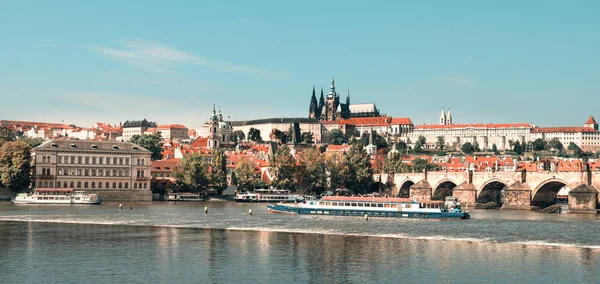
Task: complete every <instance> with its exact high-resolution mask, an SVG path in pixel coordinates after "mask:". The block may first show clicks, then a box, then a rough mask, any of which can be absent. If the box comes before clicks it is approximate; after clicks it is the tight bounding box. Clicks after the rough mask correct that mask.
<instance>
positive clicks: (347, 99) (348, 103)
mask: <svg viewBox="0 0 600 284" xmlns="http://www.w3.org/2000/svg"><path fill="white" fill-rule="evenodd" d="M346 104H347V105H348V106H350V88H348V95H346Z"/></svg>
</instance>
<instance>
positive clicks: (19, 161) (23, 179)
mask: <svg viewBox="0 0 600 284" xmlns="http://www.w3.org/2000/svg"><path fill="white" fill-rule="evenodd" d="M30 150H31V147H29V145H28V144H27V143H25V142H23V141H10V142H5V143H4V144H3V145H2V147H0V183H2V185H3V186H4V187H7V188H10V189H12V190H20V189H23V188H27V187H29V184H30V183H31V164H30V158H31V154H30Z"/></svg>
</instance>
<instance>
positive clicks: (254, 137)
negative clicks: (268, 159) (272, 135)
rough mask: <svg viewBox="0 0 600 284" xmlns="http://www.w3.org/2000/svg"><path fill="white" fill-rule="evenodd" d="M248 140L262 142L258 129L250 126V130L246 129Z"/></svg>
mask: <svg viewBox="0 0 600 284" xmlns="http://www.w3.org/2000/svg"><path fill="white" fill-rule="evenodd" d="M248 140H250V141H252V142H257V143H262V142H263V140H262V137H260V130H258V129H256V128H254V127H251V128H250V130H248Z"/></svg>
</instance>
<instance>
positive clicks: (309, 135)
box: [302, 132, 315, 144]
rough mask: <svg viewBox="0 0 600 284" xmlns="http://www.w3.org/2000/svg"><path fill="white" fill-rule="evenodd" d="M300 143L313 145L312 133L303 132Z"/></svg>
mask: <svg viewBox="0 0 600 284" xmlns="http://www.w3.org/2000/svg"><path fill="white" fill-rule="evenodd" d="M302 142H304V143H306V144H313V143H315V141H314V137H313V134H312V132H303V133H302Z"/></svg>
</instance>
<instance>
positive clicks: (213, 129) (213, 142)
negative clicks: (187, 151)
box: [207, 105, 219, 149]
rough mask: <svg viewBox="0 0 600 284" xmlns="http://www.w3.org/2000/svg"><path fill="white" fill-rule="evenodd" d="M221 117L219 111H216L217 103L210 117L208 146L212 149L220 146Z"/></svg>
mask: <svg viewBox="0 0 600 284" xmlns="http://www.w3.org/2000/svg"><path fill="white" fill-rule="evenodd" d="M218 131H219V118H218V117H217V113H216V111H215V105H213V110H212V113H211V115H210V118H209V119H208V132H209V135H208V141H207V144H208V145H207V146H208V148H211V149H216V148H219V132H218Z"/></svg>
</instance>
